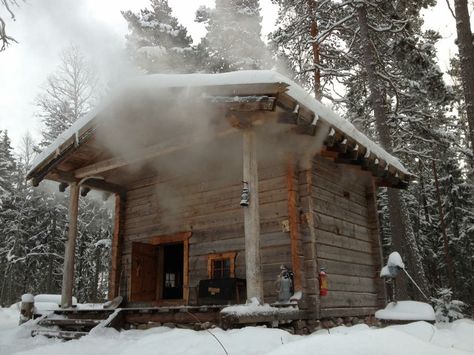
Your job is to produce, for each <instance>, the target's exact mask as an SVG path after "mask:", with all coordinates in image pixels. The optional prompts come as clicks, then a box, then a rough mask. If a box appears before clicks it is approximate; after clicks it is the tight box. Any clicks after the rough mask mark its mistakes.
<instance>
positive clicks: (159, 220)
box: [121, 159, 291, 303]
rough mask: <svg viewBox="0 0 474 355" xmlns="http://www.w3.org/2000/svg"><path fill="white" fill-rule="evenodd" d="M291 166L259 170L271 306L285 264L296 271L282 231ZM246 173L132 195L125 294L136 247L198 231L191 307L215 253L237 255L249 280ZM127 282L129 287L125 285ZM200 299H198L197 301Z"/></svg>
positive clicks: (136, 190) (167, 184)
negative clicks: (153, 239) (243, 200)
mask: <svg viewBox="0 0 474 355" xmlns="http://www.w3.org/2000/svg"><path fill="white" fill-rule="evenodd" d="M286 165H287V164H286V161H285V160H284V159H282V160H281V163H278V164H276V163H273V164H272V165H271V166H265V165H264V164H260V166H259V172H258V174H259V198H260V228H261V232H260V233H261V241H260V245H261V261H262V268H263V281H264V297H265V302H274V301H276V294H275V285H274V283H275V280H276V277H277V276H278V274H279V272H280V265H281V264H286V265H289V266H291V246H290V234H289V233H288V232H284V231H283V230H282V222H283V221H285V220H288V191H287V171H286V168H287V166H286ZM241 175H242V173H241V171H237V172H234V173H233V174H225V172H221V173H220V174H219V176H217V177H216V176H212V174H211V172H209V173H208V174H203V173H201V174H199V175H196V176H186V177H180V178H176V179H168V180H167V181H156V180H157V179H149V181H151V182H150V183H148V184H144V183H142V185H141V186H136V187H132V188H130V189H129V190H128V192H127V205H126V208H125V225H124V243H123V250H122V267H123V270H122V287H121V294H122V295H123V296H127V295H128V292H129V291H128V290H129V289H130V276H129V275H130V264H131V248H132V242H143V243H146V242H148V241H149V240H150V238H151V237H155V236H159V235H167V234H172V233H176V232H181V231H192V236H191V238H190V239H189V256H190V258H189V270H190V275H189V277H190V303H193V302H192V301H193V298H194V299H195V295H196V292H197V290H196V288H197V285H198V282H199V280H202V279H207V278H208V274H207V257H208V254H211V253H222V252H229V251H235V252H237V254H236V260H235V276H236V277H239V278H245V253H244V224H243V210H242V207H241V206H240V204H239V203H240V197H241V193H242V182H241ZM124 281H126V282H124ZM193 294H194V297H193Z"/></svg>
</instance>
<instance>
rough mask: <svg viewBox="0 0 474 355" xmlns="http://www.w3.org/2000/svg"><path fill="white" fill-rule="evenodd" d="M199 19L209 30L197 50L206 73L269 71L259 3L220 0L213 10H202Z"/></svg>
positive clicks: (241, 0) (243, 0)
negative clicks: (267, 69) (265, 69)
mask: <svg viewBox="0 0 474 355" xmlns="http://www.w3.org/2000/svg"><path fill="white" fill-rule="evenodd" d="M196 20H197V21H198V22H202V23H205V24H206V28H207V34H206V36H205V37H204V38H203V40H202V41H201V43H200V45H199V47H198V52H199V53H201V59H202V60H204V63H203V70H204V71H207V72H211V73H221V72H228V71H234V70H250V69H264V68H268V66H269V63H270V61H269V57H268V53H267V50H266V46H265V44H264V43H263V41H262V39H261V37H260V35H261V28H262V27H261V20H262V18H261V16H260V6H259V3H258V0H217V1H216V7H215V8H214V9H209V8H204V7H201V8H200V9H199V10H198V12H197V16H196ZM203 53H204V54H203Z"/></svg>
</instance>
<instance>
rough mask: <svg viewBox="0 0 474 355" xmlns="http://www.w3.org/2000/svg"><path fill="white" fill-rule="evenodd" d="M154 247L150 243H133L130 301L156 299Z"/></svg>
mask: <svg viewBox="0 0 474 355" xmlns="http://www.w3.org/2000/svg"><path fill="white" fill-rule="evenodd" d="M157 261H158V260H157V258H156V248H155V246H154V245H152V244H146V243H137V242H134V243H133V247H132V267H131V274H130V283H131V285H130V294H129V297H128V299H129V300H130V302H136V301H150V300H155V299H156V282H157V280H156V270H157Z"/></svg>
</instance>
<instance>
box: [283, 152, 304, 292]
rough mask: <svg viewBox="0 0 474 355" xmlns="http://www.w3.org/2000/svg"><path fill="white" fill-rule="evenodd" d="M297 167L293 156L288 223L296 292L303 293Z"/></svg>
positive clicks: (287, 175) (289, 166) (288, 182)
mask: <svg viewBox="0 0 474 355" xmlns="http://www.w3.org/2000/svg"><path fill="white" fill-rule="evenodd" d="M295 179H296V175H295V165H294V162H293V159H292V156H290V157H289V158H288V166H287V174H286V185H287V189H288V221H289V224H290V243H291V266H292V269H293V273H294V287H295V292H297V291H302V290H303V287H302V278H301V259H300V258H301V257H302V251H301V245H300V238H299V212H298V206H297V189H298V184H295V181H294V180H295Z"/></svg>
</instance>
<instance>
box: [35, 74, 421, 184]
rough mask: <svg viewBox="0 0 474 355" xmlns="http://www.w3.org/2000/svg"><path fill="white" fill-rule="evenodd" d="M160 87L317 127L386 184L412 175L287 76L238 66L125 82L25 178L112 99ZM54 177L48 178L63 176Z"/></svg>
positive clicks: (89, 128)
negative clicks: (219, 71)
mask: <svg viewBox="0 0 474 355" xmlns="http://www.w3.org/2000/svg"><path fill="white" fill-rule="evenodd" d="M165 89H170V90H172V89H180V90H188V91H190V92H192V93H193V96H194V97H196V96H200V98H201V99H203V100H208V101H207V102H211V103H213V104H218V105H226V107H227V110H231V111H235V112H238V111H243V113H244V114H245V113H246V112H248V111H252V110H254V111H258V110H262V109H263V110H267V111H277V112H278V115H277V117H278V121H279V122H282V123H288V124H294V125H296V126H297V130H296V131H297V133H302V134H306V135H312V136H316V137H317V136H318V134H317V133H318V132H319V136H321V133H322V134H323V136H324V145H325V150H326V151H327V154H328V155H331V156H332V157H334V158H335V159H338V160H339V161H340V162H343V163H350V164H359V165H362V166H363V168H364V169H366V170H371V171H372V173H373V175H374V176H377V177H379V178H380V179H382V180H383V181H385V184H387V185H388V186H394V187H404V186H406V184H407V183H408V182H409V180H410V179H411V177H412V175H411V174H410V173H409V172H408V171H407V169H405V168H404V166H403V165H402V164H401V163H400V161H399V160H398V159H397V158H396V157H394V156H392V155H391V154H389V153H388V152H387V151H385V150H384V149H383V148H382V147H380V146H379V145H377V144H376V143H374V142H373V141H371V140H370V139H369V138H368V137H367V136H365V135H364V134H363V133H361V132H360V131H358V130H357V129H356V128H355V127H354V125H352V124H351V123H350V122H349V121H347V120H345V119H343V118H341V117H340V116H338V115H337V114H336V113H335V112H334V111H332V110H331V109H329V108H328V107H326V106H325V105H323V104H322V103H321V102H320V101H318V100H316V99H315V98H314V97H313V96H312V95H311V94H310V93H308V92H306V91H305V90H304V89H303V88H302V87H300V86H299V85H297V84H296V83H294V82H293V81H291V80H290V79H288V78H286V77H284V76H283V75H281V74H279V73H276V72H274V71H239V72H230V73H223V74H176V75H175V74H172V75H167V74H156V75H147V76H142V77H138V78H136V79H133V80H131V81H129V82H128V83H127V84H126V85H125V86H124V87H122V88H121V89H120V90H118V91H116V92H115V93H114V94H113V95H110V97H109V99H108V100H105V101H104V102H103V103H102V105H100V106H99V107H98V108H97V109H96V110H94V111H92V112H91V113H89V114H88V115H86V116H84V117H82V118H81V119H79V120H78V121H76V122H75V123H74V124H73V125H72V126H71V127H70V128H69V129H67V130H66V131H65V132H63V133H62V134H61V135H60V136H59V137H58V138H57V139H56V140H55V141H54V142H53V143H52V144H51V145H50V146H49V147H47V148H46V149H45V150H44V151H43V152H42V153H41V154H39V155H38V156H37V157H36V158H35V159H34V161H33V164H32V167H31V170H30V171H29V172H28V175H27V179H32V181H33V185H37V184H38V183H39V182H40V181H41V180H43V179H44V178H48V179H51V178H52V176H53V175H51V172H52V171H54V170H55V169H56V168H57V167H58V165H59V164H60V163H61V162H63V161H64V159H65V158H66V157H67V156H68V155H69V154H72V153H73V152H74V151H76V150H77V149H79V148H80V147H81V145H82V144H83V143H84V142H87V140H88V139H90V137H91V136H93V135H94V134H95V133H94V131H95V129H96V127H97V126H98V124H99V123H101V120H102V117H101V116H102V114H103V113H104V112H105V111H107V110H108V109H109V108H110V107H111V105H114V103H116V102H117V101H118V100H122V101H123V100H124V99H126V98H127V97H128V96H129V95H131V93H132V94H133V93H135V95H136V94H137V93H141V92H147V93H148V94H149V93H152V94H153V93H156V95H157V98H158V96H159V94H160V90H161V92H162V91H163V90H165ZM240 113H242V112H240ZM316 137H315V139H316ZM319 139H320V138H319ZM54 176H55V178H53V180H58V181H64V180H65V179H63V178H61V177H60V178H58V177H57V175H54ZM72 178H73V177H72ZM76 178H78V177H77V176H76ZM66 180H67V179H66ZM387 181H389V182H387ZM66 182H68V181H66Z"/></svg>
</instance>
